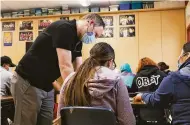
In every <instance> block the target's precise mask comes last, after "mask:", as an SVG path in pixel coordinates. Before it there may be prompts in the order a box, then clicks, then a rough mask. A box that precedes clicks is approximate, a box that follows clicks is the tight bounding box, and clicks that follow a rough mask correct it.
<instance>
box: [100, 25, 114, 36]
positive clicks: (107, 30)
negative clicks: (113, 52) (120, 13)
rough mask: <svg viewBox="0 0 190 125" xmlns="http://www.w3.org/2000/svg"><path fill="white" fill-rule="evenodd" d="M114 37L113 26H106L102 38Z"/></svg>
mask: <svg viewBox="0 0 190 125" xmlns="http://www.w3.org/2000/svg"><path fill="white" fill-rule="evenodd" d="M112 37H113V28H107V27H106V28H105V29H104V32H103V33H102V35H101V36H100V38H112Z"/></svg>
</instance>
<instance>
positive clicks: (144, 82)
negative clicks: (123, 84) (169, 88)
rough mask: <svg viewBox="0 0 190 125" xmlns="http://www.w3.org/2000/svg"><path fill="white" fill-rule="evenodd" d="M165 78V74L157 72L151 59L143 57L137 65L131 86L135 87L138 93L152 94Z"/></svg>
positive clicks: (157, 69)
mask: <svg viewBox="0 0 190 125" xmlns="http://www.w3.org/2000/svg"><path fill="white" fill-rule="evenodd" d="M165 76H166V74H165V73H164V72H162V71H160V70H159V68H158V66H157V65H156V63H155V62H154V61H153V60H152V59H150V58H148V57H144V58H142V59H140V61H139V63H138V67H137V74H136V76H135V78H134V80H133V82H134V83H133V84H134V85H136V86H137V88H138V91H139V92H154V91H155V90H156V89H157V88H158V86H159V85H160V83H161V81H162V79H163V78H164V77H165Z"/></svg>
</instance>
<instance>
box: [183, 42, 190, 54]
mask: <svg viewBox="0 0 190 125" xmlns="http://www.w3.org/2000/svg"><path fill="white" fill-rule="evenodd" d="M183 51H184V53H187V52H190V41H189V42H187V43H185V44H184V45H183Z"/></svg>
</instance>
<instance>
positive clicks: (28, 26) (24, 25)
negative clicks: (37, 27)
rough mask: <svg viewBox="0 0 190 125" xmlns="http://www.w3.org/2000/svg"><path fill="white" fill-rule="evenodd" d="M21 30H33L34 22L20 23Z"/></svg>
mask: <svg viewBox="0 0 190 125" xmlns="http://www.w3.org/2000/svg"><path fill="white" fill-rule="evenodd" d="M20 30H33V21H20Z"/></svg>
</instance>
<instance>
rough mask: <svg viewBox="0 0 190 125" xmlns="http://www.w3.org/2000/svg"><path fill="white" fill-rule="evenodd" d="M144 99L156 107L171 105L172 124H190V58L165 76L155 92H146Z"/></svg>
mask: <svg viewBox="0 0 190 125" xmlns="http://www.w3.org/2000/svg"><path fill="white" fill-rule="evenodd" d="M142 99H143V101H145V102H146V103H147V104H150V105H152V106H155V107H168V106H171V111H172V125H190V58H189V59H188V60H187V61H186V62H185V63H184V64H183V65H182V66H181V67H180V68H179V70H178V71H176V72H173V73H170V74H169V75H168V76H167V77H166V78H164V80H163V81H162V83H161V84H160V86H159V88H158V89H157V90H156V92H155V93H153V94H148V93H145V94H143V95H142Z"/></svg>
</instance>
